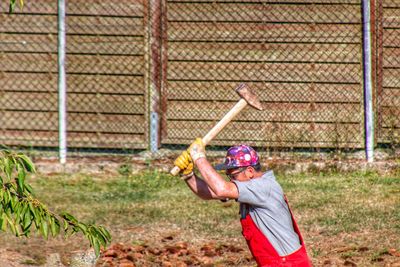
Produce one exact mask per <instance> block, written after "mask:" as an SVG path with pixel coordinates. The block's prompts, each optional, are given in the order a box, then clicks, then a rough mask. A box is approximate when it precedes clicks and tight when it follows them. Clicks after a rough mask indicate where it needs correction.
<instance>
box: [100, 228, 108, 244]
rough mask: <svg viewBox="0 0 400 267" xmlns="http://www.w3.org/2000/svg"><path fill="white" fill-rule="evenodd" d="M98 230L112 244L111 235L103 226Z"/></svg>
mask: <svg viewBox="0 0 400 267" xmlns="http://www.w3.org/2000/svg"><path fill="white" fill-rule="evenodd" d="M98 229H99V230H100V232H101V233H102V234H103V236H104V237H105V238H106V239H107V241H108V242H111V234H110V233H109V232H108V231H107V229H106V228H104V227H103V226H99V227H98Z"/></svg>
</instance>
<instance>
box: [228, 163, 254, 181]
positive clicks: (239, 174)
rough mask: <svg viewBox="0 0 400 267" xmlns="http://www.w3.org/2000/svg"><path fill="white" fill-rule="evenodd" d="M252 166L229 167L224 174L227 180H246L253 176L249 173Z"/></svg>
mask: <svg viewBox="0 0 400 267" xmlns="http://www.w3.org/2000/svg"><path fill="white" fill-rule="evenodd" d="M252 170H253V168H252V167H250V166H249V167H242V168H236V169H230V170H227V171H226V175H227V176H228V178H229V180H231V181H233V180H237V181H241V182H243V181H248V180H250V179H251V178H252V177H253V176H252V175H251V174H252V173H253V172H252Z"/></svg>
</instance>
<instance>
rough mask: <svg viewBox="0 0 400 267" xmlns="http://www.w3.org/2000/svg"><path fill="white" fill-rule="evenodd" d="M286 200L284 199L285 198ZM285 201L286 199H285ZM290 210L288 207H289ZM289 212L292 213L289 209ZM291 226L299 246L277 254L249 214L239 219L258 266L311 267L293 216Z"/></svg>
mask: <svg viewBox="0 0 400 267" xmlns="http://www.w3.org/2000/svg"><path fill="white" fill-rule="evenodd" d="M285 200H286V199H285ZM286 202H287V201H286ZM289 210H290V208H289ZM290 213H292V212H291V211H290ZM292 221H293V227H294V230H295V232H296V233H297V234H298V236H299V238H300V243H301V247H300V248H299V249H298V250H296V251H295V252H293V253H291V254H289V255H286V256H279V254H278V253H277V252H276V250H275V248H274V247H273V246H272V245H271V243H270V242H269V241H268V239H267V238H266V237H265V235H264V234H263V233H262V232H261V231H260V230H259V229H258V227H257V226H256V225H255V223H254V222H253V220H252V219H251V217H250V214H247V215H246V218H244V219H241V220H240V223H241V224H242V230H243V232H242V233H243V236H244V238H245V239H246V241H247V245H248V246H249V248H250V251H251V254H252V255H253V257H254V259H255V260H256V262H257V265H258V266H271V267H311V266H312V265H311V262H310V260H309V258H308V256H307V251H306V248H305V245H304V242H303V238H302V236H301V234H300V231H299V228H298V226H297V223H296V221H295V220H294V218H293V215H292Z"/></svg>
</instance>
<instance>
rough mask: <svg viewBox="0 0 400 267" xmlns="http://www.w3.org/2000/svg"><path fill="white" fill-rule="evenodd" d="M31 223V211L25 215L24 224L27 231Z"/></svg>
mask: <svg viewBox="0 0 400 267" xmlns="http://www.w3.org/2000/svg"><path fill="white" fill-rule="evenodd" d="M31 225H32V219H31V214H30V213H29V212H26V213H25V216H24V225H23V228H24V230H25V231H26V229H28V228H29V227H30V226H31Z"/></svg>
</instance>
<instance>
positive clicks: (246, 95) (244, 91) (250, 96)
mask: <svg viewBox="0 0 400 267" xmlns="http://www.w3.org/2000/svg"><path fill="white" fill-rule="evenodd" d="M235 91H236V93H238V94H239V96H240V97H241V98H243V99H244V100H246V102H247V104H249V105H250V106H252V107H253V108H255V109H258V110H262V109H263V108H262V105H261V102H260V100H258V97H257V96H256V95H255V94H254V93H253V92H252V91H251V90H250V88H249V87H248V86H247V85H246V84H244V83H242V84H240V85H239V86H238V87H237V88H236V89H235Z"/></svg>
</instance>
